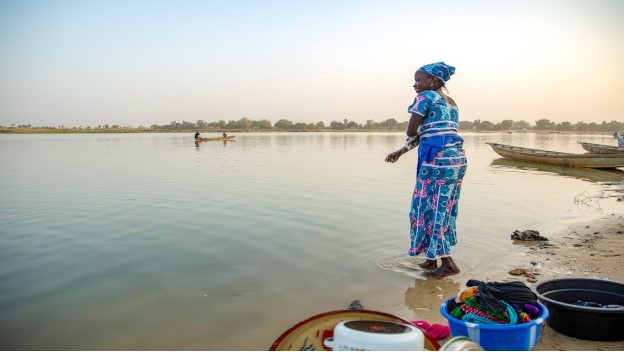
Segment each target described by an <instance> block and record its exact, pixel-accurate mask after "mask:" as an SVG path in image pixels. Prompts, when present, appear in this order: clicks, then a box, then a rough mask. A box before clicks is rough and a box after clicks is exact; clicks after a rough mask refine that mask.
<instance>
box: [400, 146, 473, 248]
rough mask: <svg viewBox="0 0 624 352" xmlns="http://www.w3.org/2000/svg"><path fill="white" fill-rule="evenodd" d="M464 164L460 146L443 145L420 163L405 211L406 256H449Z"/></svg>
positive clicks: (454, 238) (453, 242)
mask: <svg viewBox="0 0 624 352" xmlns="http://www.w3.org/2000/svg"><path fill="white" fill-rule="evenodd" d="M467 166H468V163H467V159H466V153H465V151H464V149H463V147H461V146H452V147H446V148H444V149H442V150H441V151H440V152H438V153H437V154H436V156H435V158H434V159H433V160H432V161H431V162H429V163H427V162H423V163H422V165H421V166H420V170H419V172H418V175H417V177H416V187H415V189H414V194H413V197H412V208H411V210H410V213H409V219H410V248H409V251H408V253H407V255H408V256H412V257H414V256H417V255H419V254H420V253H421V252H422V253H424V255H425V257H426V258H427V259H430V260H435V259H437V258H444V257H449V256H450V255H451V247H452V246H454V245H456V244H457V233H456V221H457V213H458V203H459V194H460V191H461V186H462V182H463V179H464V175H465V174H466V169H467Z"/></svg>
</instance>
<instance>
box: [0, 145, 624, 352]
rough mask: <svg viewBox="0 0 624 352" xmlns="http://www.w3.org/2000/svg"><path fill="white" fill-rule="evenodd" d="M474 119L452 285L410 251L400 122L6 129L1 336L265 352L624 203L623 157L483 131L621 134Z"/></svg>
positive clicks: (71, 344)
mask: <svg viewBox="0 0 624 352" xmlns="http://www.w3.org/2000/svg"><path fill="white" fill-rule="evenodd" d="M462 135H463V137H464V138H465V140H466V142H465V149H466V152H467V154H468V158H469V167H468V172H467V175H466V178H465V181H464V186H463V190H462V195H461V199H460V206H459V207H460V214H459V219H458V236H459V244H458V245H457V246H456V247H454V258H455V259H456V261H457V263H458V264H459V266H460V268H461V269H462V273H461V274H460V275H458V276H457V277H454V278H450V279H444V280H438V282H442V284H436V285H437V286H436V285H433V286H432V285H429V284H427V282H429V281H430V280H432V279H430V280H429V281H428V280H427V279H426V278H424V277H422V276H421V275H420V274H419V272H418V271H417V270H414V269H413V268H412V267H413V265H414V263H417V262H418V260H415V261H414V260H408V259H407V258H406V257H405V256H404V254H405V251H406V249H407V245H408V236H409V235H408V233H409V232H408V225H409V224H408V218H407V215H408V212H409V205H410V199H411V192H412V189H413V187H414V180H415V170H414V169H415V163H416V155H415V153H413V152H412V153H410V154H406V155H404V156H403V157H402V158H401V159H400V160H399V161H398V162H397V163H395V164H389V163H386V162H384V158H385V156H386V155H387V154H388V153H389V152H390V151H392V150H394V149H396V148H397V147H399V146H400V145H402V143H403V140H404V135H403V134H402V133H241V134H238V135H237V136H236V138H235V141H232V142H214V141H210V142H204V143H200V144H197V145H196V144H195V143H194V142H193V136H192V134H92V135H91V134H89V135H87V134H77V135H68V134H62V135H0V163H1V165H2V166H1V169H0V177H1V179H2V182H1V183H0V199H1V202H0V348H2V349H11V350H16V349H37V350H57V349H61V350H215V349H220V350H266V349H268V348H269V346H270V345H271V343H272V342H273V341H274V340H275V339H276V338H277V337H278V336H279V335H280V334H281V333H282V332H284V331H285V330H286V329H288V328H289V327H290V326H292V325H293V324H295V323H297V322H299V321H301V320H304V319H305V318H307V317H310V316H312V315H316V314H319V313H322V312H326V311H331V310H338V309H344V308H346V306H347V305H348V304H349V303H350V302H351V301H352V300H354V299H360V300H362V302H363V303H364V304H365V306H366V308H368V309H373V310H378V311H384V312H388V313H391V314H398V315H400V316H401V317H402V318H404V319H412V320H413V319H416V318H418V317H419V314H420V312H421V310H427V309H429V310H431V307H420V306H419V305H418V302H414V301H413V300H408V299H406V292H408V291H410V292H412V293H413V291H414V290H417V291H418V290H419V289H422V290H425V291H423V292H422V294H428V295H438V296H440V300H441V299H443V298H448V297H451V296H453V295H454V293H455V292H452V291H453V290H455V289H456V288H458V287H459V285H460V284H461V283H464V282H465V281H466V280H468V279H470V278H475V279H484V275H485V274H486V273H488V272H490V271H492V270H496V268H499V267H504V266H505V265H506V264H508V263H511V262H514V261H522V258H523V256H524V253H525V252H526V251H527V248H526V247H523V246H515V245H513V244H512V243H511V241H510V234H511V233H512V232H513V231H514V230H526V229H534V230H538V231H540V233H541V234H543V235H546V236H547V235H548V233H549V232H551V231H555V230H557V229H561V228H565V227H566V224H568V223H570V222H573V221H577V220H578V221H581V220H587V219H592V218H596V217H600V216H602V215H604V214H605V213H613V212H622V203H621V202H617V201H615V200H614V199H615V198H613V197H608V195H609V194H610V192H613V190H614V189H616V188H618V187H619V188H621V187H622V184H623V180H624V176H623V174H624V171H622V170H619V172H607V171H601V170H585V169H570V168H560V167H550V166H545V165H537V164H527V163H518V162H509V161H506V160H504V159H501V158H500V157H498V155H496V154H495V153H494V152H493V151H492V150H491V148H490V147H489V146H488V145H487V144H485V142H499V143H505V144H513V145H518V146H526V147H535V148H540V149H549V150H559V151H569V152H579V153H581V152H584V150H583V149H582V148H581V146H580V145H579V144H578V143H577V141H587V142H593V143H601V144H613V145H614V144H615V142H614V140H613V138H612V137H611V136H608V135H574V134H534V133H514V134H508V133H493V134H489V133H488V134H486V133H464V134H462ZM440 285H442V286H443V287H447V289H446V290H443V289H440ZM444 285H447V286H444ZM449 285H450V286H449ZM425 287H426V288H425ZM427 290H429V291H427ZM441 291H443V292H441ZM434 310H435V308H434Z"/></svg>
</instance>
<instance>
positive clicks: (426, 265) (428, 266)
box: [417, 259, 438, 270]
mask: <svg viewBox="0 0 624 352" xmlns="http://www.w3.org/2000/svg"><path fill="white" fill-rule="evenodd" d="M417 265H418V266H419V267H421V268H423V269H425V270H435V269H437V268H438V262H437V261H435V260H429V259H427V260H425V261H424V262H422V263H418V264H417Z"/></svg>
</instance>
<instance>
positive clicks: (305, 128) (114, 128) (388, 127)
mask: <svg viewBox="0 0 624 352" xmlns="http://www.w3.org/2000/svg"><path fill="white" fill-rule="evenodd" d="M407 122H408V121H402V122H399V121H397V120H396V119H394V118H390V119H387V120H385V121H382V122H375V121H373V120H367V121H366V124H358V123H357V122H355V121H349V120H348V119H344V120H343V121H332V122H331V123H330V124H329V126H326V125H325V123H324V122H322V121H319V122H317V123H305V122H292V121H289V120H286V119H281V120H279V121H277V122H276V123H275V124H271V121H269V120H266V119H264V120H250V119H248V118H246V117H243V118H242V119H240V120H237V121H235V120H230V121H228V122H225V121H224V120H219V121H216V122H206V121H203V120H198V121H197V122H187V121H182V122H176V121H172V122H171V123H170V124H168V125H156V124H154V125H152V126H151V127H143V126H138V127H129V126H123V127H122V126H119V125H99V126H96V127H83V126H80V127H66V126H41V127H34V126H31V125H17V126H16V125H11V126H9V127H7V126H0V133H148V132H184V131H196V130H199V131H204V132H221V131H246V132H247V131H248V132H258V131H262V132H270V131H291V132H314V131H362V132H369V131H370V132H372V131H405V129H406V128H407ZM459 129H460V130H462V131H477V132H489V131H520V132H525V131H532V130H533V131H550V132H579V133H613V132H615V131H623V130H624V122H620V121H615V120H613V121H611V122H606V121H603V122H602V123H601V124H598V123H595V122H590V123H584V122H577V123H574V124H573V123H571V122H561V123H554V122H551V121H550V120H548V119H540V120H537V121H535V124H534V125H531V124H530V123H528V122H526V121H524V120H521V121H513V120H503V121H502V122H499V123H492V122H489V121H481V120H474V121H472V122H470V121H461V122H460V124H459Z"/></svg>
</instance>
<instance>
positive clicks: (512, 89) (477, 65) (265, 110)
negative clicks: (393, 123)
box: [0, 0, 624, 126]
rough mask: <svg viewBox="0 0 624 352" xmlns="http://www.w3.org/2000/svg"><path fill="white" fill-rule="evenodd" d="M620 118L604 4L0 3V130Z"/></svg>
mask: <svg viewBox="0 0 624 352" xmlns="http://www.w3.org/2000/svg"><path fill="white" fill-rule="evenodd" d="M434 61H445V62H446V63H448V64H450V65H453V66H455V67H456V68H457V71H456V74H455V75H454V76H453V78H452V79H451V80H450V81H449V83H448V84H447V86H448V89H449V92H450V95H451V96H452V97H453V98H454V99H455V101H456V102H457V103H458V105H459V107H460V119H462V120H468V121H473V120H475V119H481V120H489V121H491V122H500V121H502V120H504V119H512V120H514V121H518V120H525V121H527V122H530V123H531V124H533V123H535V121H536V120H538V119H541V118H547V119H550V120H551V121H554V122H561V121H570V122H579V121H583V122H597V123H601V122H602V121H612V120H617V121H623V120H624V1H620V0H517V1H515V0H509V1H505V0H497V1H481V0H471V1H468V0H465V1H464V0H462V1H459V0H456V1H453V0H446V1H445V0H436V1H432V0H377V1H365V0H326V1H325V0H308V1H304V0H283V1H281V0H280V1H278V0H264V1H263V0H246V1H243V0H223V1H217V0H214V1H211V0H203V1H199V0H198V1H188V0H170V1H158V0H149V1H147V0H146V1H140V0H98V1H94V0H67V1H65V0H41V1H35V0H0V125H3V126H9V125H11V124H16V125H17V124H32V125H35V126H58V125H65V126H97V125H100V124H102V125H103V124H120V125H124V126H139V125H143V126H151V125H152V124H159V125H162V124H168V123H169V122H171V121H174V120H175V121H178V122H181V121H183V120H184V121H191V122H195V121H197V120H199V119H202V120H204V121H209V122H210V121H218V120H225V121H229V120H239V119H241V118H243V117H247V118H248V119H251V120H260V119H268V120H270V121H271V122H272V123H275V122H277V121H278V120H280V119H283V118H285V119H288V120H290V121H294V122H318V121H323V122H325V123H326V124H328V123H329V122H331V121H332V120H337V121H342V120H344V119H345V118H346V119H349V120H350V121H356V122H359V123H365V122H366V120H374V121H377V122H381V121H384V120H386V119H388V118H396V119H397V120H399V121H405V120H407V119H408V118H409V116H408V114H407V113H406V110H407V107H408V105H409V104H410V103H411V101H412V99H413V97H414V91H413V89H412V84H413V73H414V71H415V70H416V69H417V68H418V67H420V66H421V65H423V64H426V63H430V62H434Z"/></svg>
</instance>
